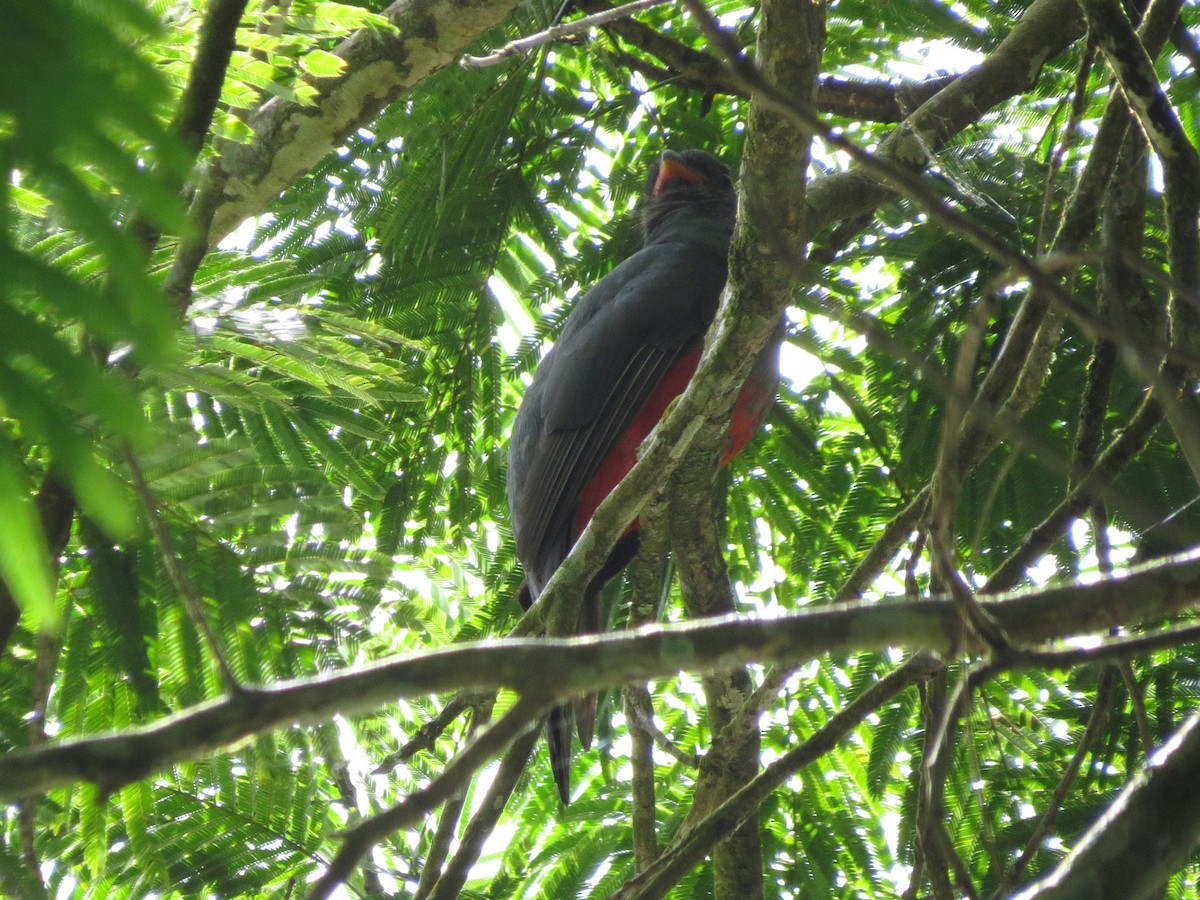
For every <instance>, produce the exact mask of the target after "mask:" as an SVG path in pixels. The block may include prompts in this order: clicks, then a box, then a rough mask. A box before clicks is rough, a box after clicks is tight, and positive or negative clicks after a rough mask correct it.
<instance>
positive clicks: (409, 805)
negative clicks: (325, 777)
mask: <svg viewBox="0 0 1200 900" xmlns="http://www.w3.org/2000/svg"><path fill="white" fill-rule="evenodd" d="M549 705H550V704H549V702H548V701H547V700H544V699H542V698H540V697H534V696H522V697H521V698H520V699H518V700H517V702H516V703H514V704H513V705H512V707H511V708H509V710H508V712H506V713H505V714H504V715H503V716H501V717H500V718H499V719H498V720H497V721H496V723H495V724H494V725H492V726H491V727H490V728H488V729H487V730H486V731H484V732H483V733H482V734H480V735H479V736H478V737H477V738H475V740H473V741H472V742H471V744H470V746H468V747H467V748H466V749H465V750H463V751H462V753H460V754H458V756H456V757H454V759H453V760H451V761H450V763H449V765H447V766H446V768H445V769H443V770H442V773H441V774H440V775H438V776H437V778H435V779H434V780H433V781H431V782H430V783H429V785H428V786H426V787H425V788H423V789H422V790H420V791H417V792H415V793H412V794H409V795H408V796H407V797H405V798H404V800H402V801H401V802H400V803H397V804H396V805H395V806H393V807H392V808H391V809H389V810H385V811H384V812H381V813H379V814H378V815H375V816H371V817H370V818H369V819H364V820H363V821H361V822H359V823H358V824H357V825H355V826H354V827H353V828H351V829H350V830H348V831H347V832H346V833H345V834H344V835H343V838H342V846H341V848H340V849H339V850H338V852H337V855H336V856H334V858H333V860H332V861H331V862H330V863H329V867H328V868H327V869H326V870H325V872H324V873H323V874H322V875H321V877H320V878H319V879H318V880H317V882H316V883H315V884H314V885H313V887H312V890H311V892H310V893H309V895H308V896H309V900H325V898H327V897H329V896H331V894H332V893H333V890H334V888H336V887H337V886H338V885H340V884H342V883H343V882H345V880H346V879H347V878H349V877H350V876H351V874H353V872H354V870H355V869H357V868H358V866H359V864H360V863H361V862H362V860H363V858H364V857H366V855H367V854H368V853H370V852H371V849H372V848H373V847H374V846H375V845H376V844H378V843H379V842H380V841H382V840H383V839H384V838H386V837H387V836H388V835H389V834H392V833H393V832H395V831H399V830H400V829H402V828H409V827H411V826H412V825H414V824H415V823H416V822H418V821H420V819H421V818H422V817H424V816H425V815H426V814H427V813H430V812H432V811H433V810H435V809H437V808H438V807H439V806H441V805H442V804H443V803H445V802H446V801H447V800H449V799H450V798H451V797H454V796H456V795H457V794H459V793H460V792H462V791H465V790H466V786H467V784H468V783H469V782H470V780H471V778H473V777H474V775H475V773H476V772H477V771H478V770H479V769H480V768H482V767H483V766H484V765H485V764H486V763H487V762H488V761H489V760H491V759H492V757H494V756H496V754H498V753H500V752H501V751H502V750H503V749H504V748H505V747H506V746H508V744H509V743H510V742H512V741H513V740H514V739H515V738H516V737H517V736H518V735H519V734H521V732H523V731H525V730H526V729H527V728H528V727H529V725H530V723H531V722H534V721H536V720H537V718H538V716H540V715H541V713H542V711H543V710H544V709H545V708H546V707H547V706H549Z"/></svg>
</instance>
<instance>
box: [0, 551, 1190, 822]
mask: <svg viewBox="0 0 1200 900" xmlns="http://www.w3.org/2000/svg"><path fill="white" fill-rule="evenodd" d="M1197 604H1200V552H1195V553H1192V554H1184V555H1181V556H1178V557H1173V558H1170V559H1169V560H1167V561H1165V562H1158V563H1156V564H1153V565H1147V566H1140V567H1137V568H1135V569H1134V570H1132V571H1131V572H1130V573H1129V574H1128V575H1125V576H1123V577H1119V578H1112V579H1105V580H1102V581H1098V582H1095V583H1094V584H1089V585H1065V586H1060V587H1050V588H1043V589H1041V590H1037V591H1030V592H1025V593H1016V594H1011V595H1007V596H1005V597H1002V598H998V599H996V600H993V601H989V602H987V603H984V604H983V606H984V607H985V609H987V611H988V613H989V614H990V615H991V616H992V617H993V618H995V619H996V621H997V622H998V623H999V624H1000V626H1001V627H1002V628H1003V629H1004V630H1005V632H1006V633H1007V634H1008V635H1009V637H1010V638H1012V640H1013V641H1014V642H1016V643H1018V644H1019V645H1023V646H1034V645H1036V644H1038V643H1042V642H1045V641H1050V640H1057V639H1062V638H1065V637H1070V636H1077V635H1080V634H1086V633H1096V632H1102V631H1105V630H1107V629H1109V628H1112V627H1115V626H1125V627H1131V626H1134V625H1136V624H1138V623H1140V622H1153V621H1159V620H1161V619H1163V618H1165V617H1168V616H1170V615H1173V614H1175V613H1178V612H1180V611H1182V610H1185V609H1189V608H1192V607H1195V606H1196V605H1197ZM960 631H961V627H960V624H959V620H958V614H957V612H956V610H955V607H954V604H953V603H952V602H951V601H949V600H947V599H945V598H935V599H929V600H921V601H896V602H891V601H889V602H886V603H873V604H871V603H857V604H843V605H839V606H836V607H827V608H822V609H815V610H811V611H806V612H803V613H795V614H792V615H788V616H781V617H779V618H774V619H768V620H753V619H744V618H721V619H715V620H709V621H704V622H699V623H688V624H683V625H668V626H662V627H659V628H644V629H641V630H639V631H637V632H633V633H628V634H626V633H618V634H606V635H598V636H590V637H586V638H571V639H559V640H554V639H546V638H541V639H528V640H521V639H512V640H501V641H496V640H490V641H479V642H475V643H464V644H458V645H455V646H452V647H447V648H445V649H442V650H435V651H431V652H425V653H421V654H416V655H413V656H404V657H398V658H392V659H384V660H380V661H379V662H377V663H374V664H371V665H368V666H364V667H362V668H356V669H352V670H348V671H346V672H340V673H336V674H333V675H328V676H324V677H320V678H311V679H296V680H292V681H285V682H281V683H280V684H277V685H275V686H272V687H260V688H256V687H252V686H245V685H244V686H243V689H242V691H241V692H240V693H239V694H238V695H237V696H232V697H225V698H222V699H219V700H214V701H211V702H208V703H204V704H200V705H197V706H195V707H193V708H191V709H189V710H187V711H185V712H182V713H179V714H177V715H175V716H172V717H170V718H167V719H165V720H163V721H161V722H158V723H156V724H153V725H149V726H146V727H143V728H136V729H129V730H126V731H123V732H120V733H113V734H105V735H98V736H95V737H87V738H77V739H74V740H69V741H62V742H60V743H58V744H51V745H48V746H44V747H38V748H36V749H29V750H20V751H16V752H12V753H9V754H7V755H5V756H4V757H2V758H0V800H8V799H16V798H18V797H22V796H27V795H29V794H31V793H36V792H39V791H45V790H49V789H51V788H55V787H60V786H63V785H67V784H71V783H73V782H76V781H90V782H93V783H95V784H96V785H98V786H99V788H100V791H101V793H102V794H104V793H108V792H111V791H113V790H116V789H117V788H119V787H122V786H123V785H126V784H130V783H131V782H133V781H136V780H138V779H140V778H144V777H146V776H148V775H150V774H153V773H154V772H158V771H161V770H163V769H165V768H166V767H168V766H170V765H171V764H173V763H177V762H181V761H183V760H187V759H196V758H199V757H202V756H206V755H208V754H210V753H214V752H217V751H220V750H222V749H224V748H227V747H229V746H232V745H233V744H236V743H238V742H240V741H243V740H245V739H246V738H247V737H250V736H252V735H255V734H259V733H262V732H266V731H270V730H272V729H276V728H283V727H287V726H289V725H292V724H296V723H303V722H310V721H321V720H323V719H326V718H328V717H330V716H332V715H334V714H337V713H341V714H343V715H350V714H353V713H357V712H362V711H367V710H371V709H376V708H378V707H380V706H383V705H385V704H387V703H392V702H394V701H395V700H397V699H401V698H404V697H412V696H418V695H424V694H431V693H440V692H446V691H454V690H462V689H482V688H484V687H489V688H494V687H498V686H506V687H510V688H512V689H513V690H516V691H518V692H524V693H531V694H533V695H536V696H539V697H541V696H545V697H546V699H548V700H558V699H564V698H567V697H572V696H575V695H577V694H582V693H587V692H590V691H596V690H600V689H602V688H605V687H609V686H611V685H617V684H625V683H628V682H631V681H637V680H649V679H652V678H663V677H667V676H669V675H672V674H674V673H676V672H679V671H682V670H685V669H686V670H688V671H691V672H697V673H700V674H704V673H707V672H714V671H719V670H721V669H728V668H729V667H731V666H739V665H746V664H748V663H761V664H776V665H797V664H799V663H801V662H804V661H807V660H810V659H813V658H814V657H816V656H819V655H821V654H823V653H835V654H836V653H852V652H857V651H863V650H872V651H878V650H882V649H884V648H886V647H907V648H910V649H912V650H914V651H915V650H929V651H931V652H934V653H947V652H949V651H950V650H951V649H952V648H953V647H956V646H957V647H960V648H961V649H965V650H966V651H967V652H973V651H977V650H980V649H982V648H980V647H979V646H976V645H973V644H970V643H969V642H968V643H967V644H965V645H964V644H962V643H961V642H960V637H961V635H960ZM1102 646H1104V645H1102ZM1089 653H1090V654H1091V655H1090V656H1089V661H1091V660H1093V659H1095V658H1098V657H1097V654H1099V653H1101V651H1100V650H1091V651H1089ZM551 693H552V694H553V696H550V694H551Z"/></svg>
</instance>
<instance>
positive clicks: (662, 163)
mask: <svg viewBox="0 0 1200 900" xmlns="http://www.w3.org/2000/svg"><path fill="white" fill-rule="evenodd" d="M676 179H678V180H679V181H687V182H690V183H692V184H704V183H705V182H706V181H708V179H707V178H705V177H704V176H703V175H701V174H700V173H699V172H697V171H696V170H695V169H691V168H688V165H687V163H685V162H684V161H683V157H682V156H680V155H679V154H678V153H673V152H672V151H670V150H667V151H666V152H664V153H663V155H662V158H661V159H660V160H659V163H658V178H656V179H655V180H654V193H653V195H654V196H655V197H657V196H658V195H659V194H661V193H662V192H663V191H664V190H666V187H667V184H668V183H669V182H671V181H674V180H676Z"/></svg>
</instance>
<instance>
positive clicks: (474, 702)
mask: <svg viewBox="0 0 1200 900" xmlns="http://www.w3.org/2000/svg"><path fill="white" fill-rule="evenodd" d="M489 700H490V701H493V702H494V700H495V694H492V693H490V692H489V693H462V694H456V695H455V696H454V697H452V698H451V699H450V700H449V701H447V703H446V705H445V706H443V707H442V709H441V711H440V712H438V714H437V715H436V716H434V717H433V718H432V719H430V720H429V721H428V722H426V723H425V724H424V725H422V726H421V727H420V728H419V729H417V733H416V734H414V735H413V736H412V737H411V738H409V739H408V740H407V741H405V743H404V746H403V747H401V748H400V749H399V750H397V751H396V752H395V753H390V754H388V756H387V757H386V758H385V759H384V760H383V762H381V763H380V764H379V765H377V766H376V767H375V770H374V771H373V772H372V774H374V775H383V774H384V773H386V772H387V771H388V770H389V769H394V768H395V767H396V766H399V765H402V764H404V763H406V762H408V761H409V760H410V759H412V758H413V757H414V756H416V755H417V754H418V753H420V752H421V751H422V750H432V749H433V746H434V744H435V743H436V742H437V739H438V738H439V737H441V736H442V733H443V732H444V731H445V730H446V729H447V728H449V727H450V726H451V725H452V724H453V723H454V720H455V719H457V718H458V717H459V716H461V715H462V714H463V713H464V712H466V711H467V710H469V709H472V708H474V709H479V708H480V707H481V706H482V705H483V704H485V703H487V702H488V701H489Z"/></svg>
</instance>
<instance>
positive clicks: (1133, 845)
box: [1017, 716, 1200, 900]
mask: <svg viewBox="0 0 1200 900" xmlns="http://www.w3.org/2000/svg"><path fill="white" fill-rule="evenodd" d="M1197 846H1200V716H1192V718H1190V719H1189V720H1188V721H1187V722H1186V724H1184V725H1183V727H1182V728H1180V729H1179V730H1178V731H1177V732H1175V734H1174V735H1173V736H1172V737H1171V739H1170V740H1169V741H1167V743H1166V744H1165V745H1164V746H1163V747H1162V748H1161V749H1160V750H1159V751H1158V752H1157V753H1156V754H1154V756H1152V757H1151V758H1150V761H1149V763H1148V764H1147V766H1146V768H1145V769H1143V770H1142V772H1141V773H1140V774H1139V775H1138V776H1137V777H1136V778H1134V779H1133V780H1132V781H1130V783H1129V784H1128V785H1127V786H1126V787H1125V789H1124V790H1122V791H1121V794H1120V796H1118V797H1117V799H1116V800H1115V801H1114V802H1113V803H1112V805H1111V806H1109V808H1108V809H1107V810H1105V812H1104V814H1103V815H1101V817H1100V818H1099V819H1097V821H1096V823H1095V824H1094V825H1093V826H1092V827H1091V829H1090V830H1089V831H1088V832H1087V834H1085V835H1084V836H1083V838H1082V840H1081V841H1080V842H1079V844H1078V845H1077V846H1076V847H1075V849H1074V850H1072V851H1071V853H1070V854H1068V856H1067V858H1066V859H1064V860H1063V861H1062V862H1061V863H1059V865H1058V868H1056V869H1055V870H1054V872H1052V873H1051V874H1050V875H1049V876H1048V877H1047V878H1045V879H1044V880H1042V881H1040V882H1038V883H1037V884H1035V885H1033V886H1032V887H1031V888H1029V889H1027V890H1025V891H1023V892H1021V893H1020V894H1018V895H1017V897H1018V898H1020V900H1073V898H1077V897H1087V898H1089V900H1149V898H1151V897H1158V896H1161V891H1162V887H1163V885H1164V884H1165V883H1166V881H1167V879H1168V878H1169V877H1170V876H1171V874H1172V873H1173V872H1176V871H1178V869H1179V868H1180V867H1181V866H1182V865H1183V864H1184V863H1185V862H1186V861H1187V860H1188V859H1189V858H1190V857H1191V855H1192V853H1193V852H1194V850H1195V849H1196V847H1197Z"/></svg>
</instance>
